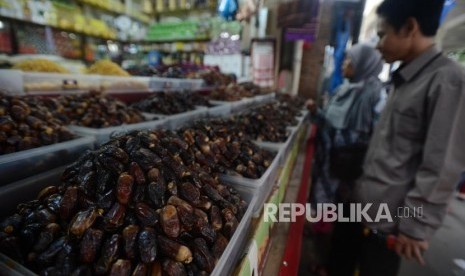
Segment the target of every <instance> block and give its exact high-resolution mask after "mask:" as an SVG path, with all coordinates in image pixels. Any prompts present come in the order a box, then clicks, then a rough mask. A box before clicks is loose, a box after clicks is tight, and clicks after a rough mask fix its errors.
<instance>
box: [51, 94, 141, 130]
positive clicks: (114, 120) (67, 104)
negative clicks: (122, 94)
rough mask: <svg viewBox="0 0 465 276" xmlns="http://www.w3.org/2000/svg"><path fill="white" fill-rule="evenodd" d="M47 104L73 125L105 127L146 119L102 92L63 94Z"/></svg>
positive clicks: (58, 115) (134, 122)
mask: <svg viewBox="0 0 465 276" xmlns="http://www.w3.org/2000/svg"><path fill="white" fill-rule="evenodd" d="M46 104H47V106H48V108H49V109H50V110H54V111H55V113H56V114H57V117H60V118H61V119H62V120H63V121H64V122H66V123H68V124H72V125H78V126H84V127H91V128H105V127H111V126H120V125H122V124H136V123H140V122H143V121H144V117H143V116H142V114H141V113H140V112H139V111H137V110H135V109H133V108H130V107H128V106H127V105H126V104H125V103H123V102H121V101H119V100H117V99H115V98H112V97H110V96H106V95H104V94H101V93H95V92H92V93H87V94H80V95H66V96H61V97H58V98H56V99H47V100H46Z"/></svg>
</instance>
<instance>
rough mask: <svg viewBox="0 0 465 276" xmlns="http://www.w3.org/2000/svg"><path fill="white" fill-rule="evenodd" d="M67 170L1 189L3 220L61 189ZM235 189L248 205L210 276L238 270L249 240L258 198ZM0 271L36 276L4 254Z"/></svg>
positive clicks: (248, 192)
mask: <svg viewBox="0 0 465 276" xmlns="http://www.w3.org/2000/svg"><path fill="white" fill-rule="evenodd" d="M64 169H65V167H60V168H57V169H54V170H52V171H48V172H46V173H42V174H40V175H37V176H34V177H31V178H28V179H25V180H23V181H20V182H16V183H12V184H10V185H8V186H6V187H2V188H0V207H1V208H0V217H4V216H7V215H10V214H12V213H13V212H14V211H15V208H16V206H17V205H18V204H19V203H22V202H26V201H29V200H32V199H34V198H35V197H36V195H37V194H38V192H40V190H42V189H43V188H45V187H47V186H50V185H58V184H59V183H60V178H61V174H62V173H63V171H64ZM225 184H228V183H225ZM234 188H235V189H236V190H237V191H238V193H239V194H240V195H241V197H242V199H244V200H245V201H246V202H248V203H249V204H248V207H247V210H246V212H245V214H244V216H243V217H242V219H241V221H240V223H239V225H238V227H237V229H236V232H235V233H234V235H233V236H232V238H231V240H230V241H229V243H228V246H227V247H226V249H225V251H224V252H223V255H222V256H221V258H220V259H219V260H218V263H217V264H216V266H215V269H214V270H213V272H212V273H211V275H215V276H220V275H230V274H231V273H232V271H233V270H234V268H235V267H236V265H237V263H238V261H239V259H240V257H241V254H242V253H243V251H244V247H245V244H246V242H247V239H248V236H249V231H250V226H251V219H252V212H253V206H255V205H256V200H257V198H256V196H255V195H254V193H253V191H251V190H250V189H244V188H242V187H234ZM3 267H7V268H8V269H5V270H3V269H2V268H3ZM0 269H2V271H1V273H0V274H1V275H8V276H10V275H15V276H16V275H35V274H34V273H32V272H31V271H29V270H28V269H27V268H25V267H23V266H21V265H20V264H18V263H16V262H15V261H13V260H11V259H9V258H7V257H5V256H3V255H1V254H0Z"/></svg>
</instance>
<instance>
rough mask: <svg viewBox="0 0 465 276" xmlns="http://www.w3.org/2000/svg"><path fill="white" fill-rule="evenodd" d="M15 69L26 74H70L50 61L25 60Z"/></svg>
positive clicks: (17, 64)
mask: <svg viewBox="0 0 465 276" xmlns="http://www.w3.org/2000/svg"><path fill="white" fill-rule="evenodd" d="M13 69H17V70H21V71H25V72H48V73H69V71H68V70H67V69H66V68H64V67H62V66H61V65H59V64H57V63H55V62H53V61H50V60H48V59H31V60H23V61H20V62H18V63H16V64H15V65H14V66H13Z"/></svg>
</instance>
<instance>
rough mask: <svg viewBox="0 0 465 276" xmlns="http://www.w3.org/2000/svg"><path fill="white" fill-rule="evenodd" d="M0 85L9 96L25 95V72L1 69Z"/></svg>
mask: <svg viewBox="0 0 465 276" xmlns="http://www.w3.org/2000/svg"><path fill="white" fill-rule="evenodd" d="M0 83H1V84H2V89H3V90H5V92H6V93H7V94H10V95H23V94H24V85H23V71H21V70H12V69H0Z"/></svg>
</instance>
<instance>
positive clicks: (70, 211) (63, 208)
mask: <svg viewBox="0 0 465 276" xmlns="http://www.w3.org/2000/svg"><path fill="white" fill-rule="evenodd" d="M77 205H78V188H77V187H68V188H67V189H66V191H65V194H64V195H63V199H62V200H61V204H60V218H61V219H68V218H70V217H72V216H74V214H75V212H76V208H77Z"/></svg>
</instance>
